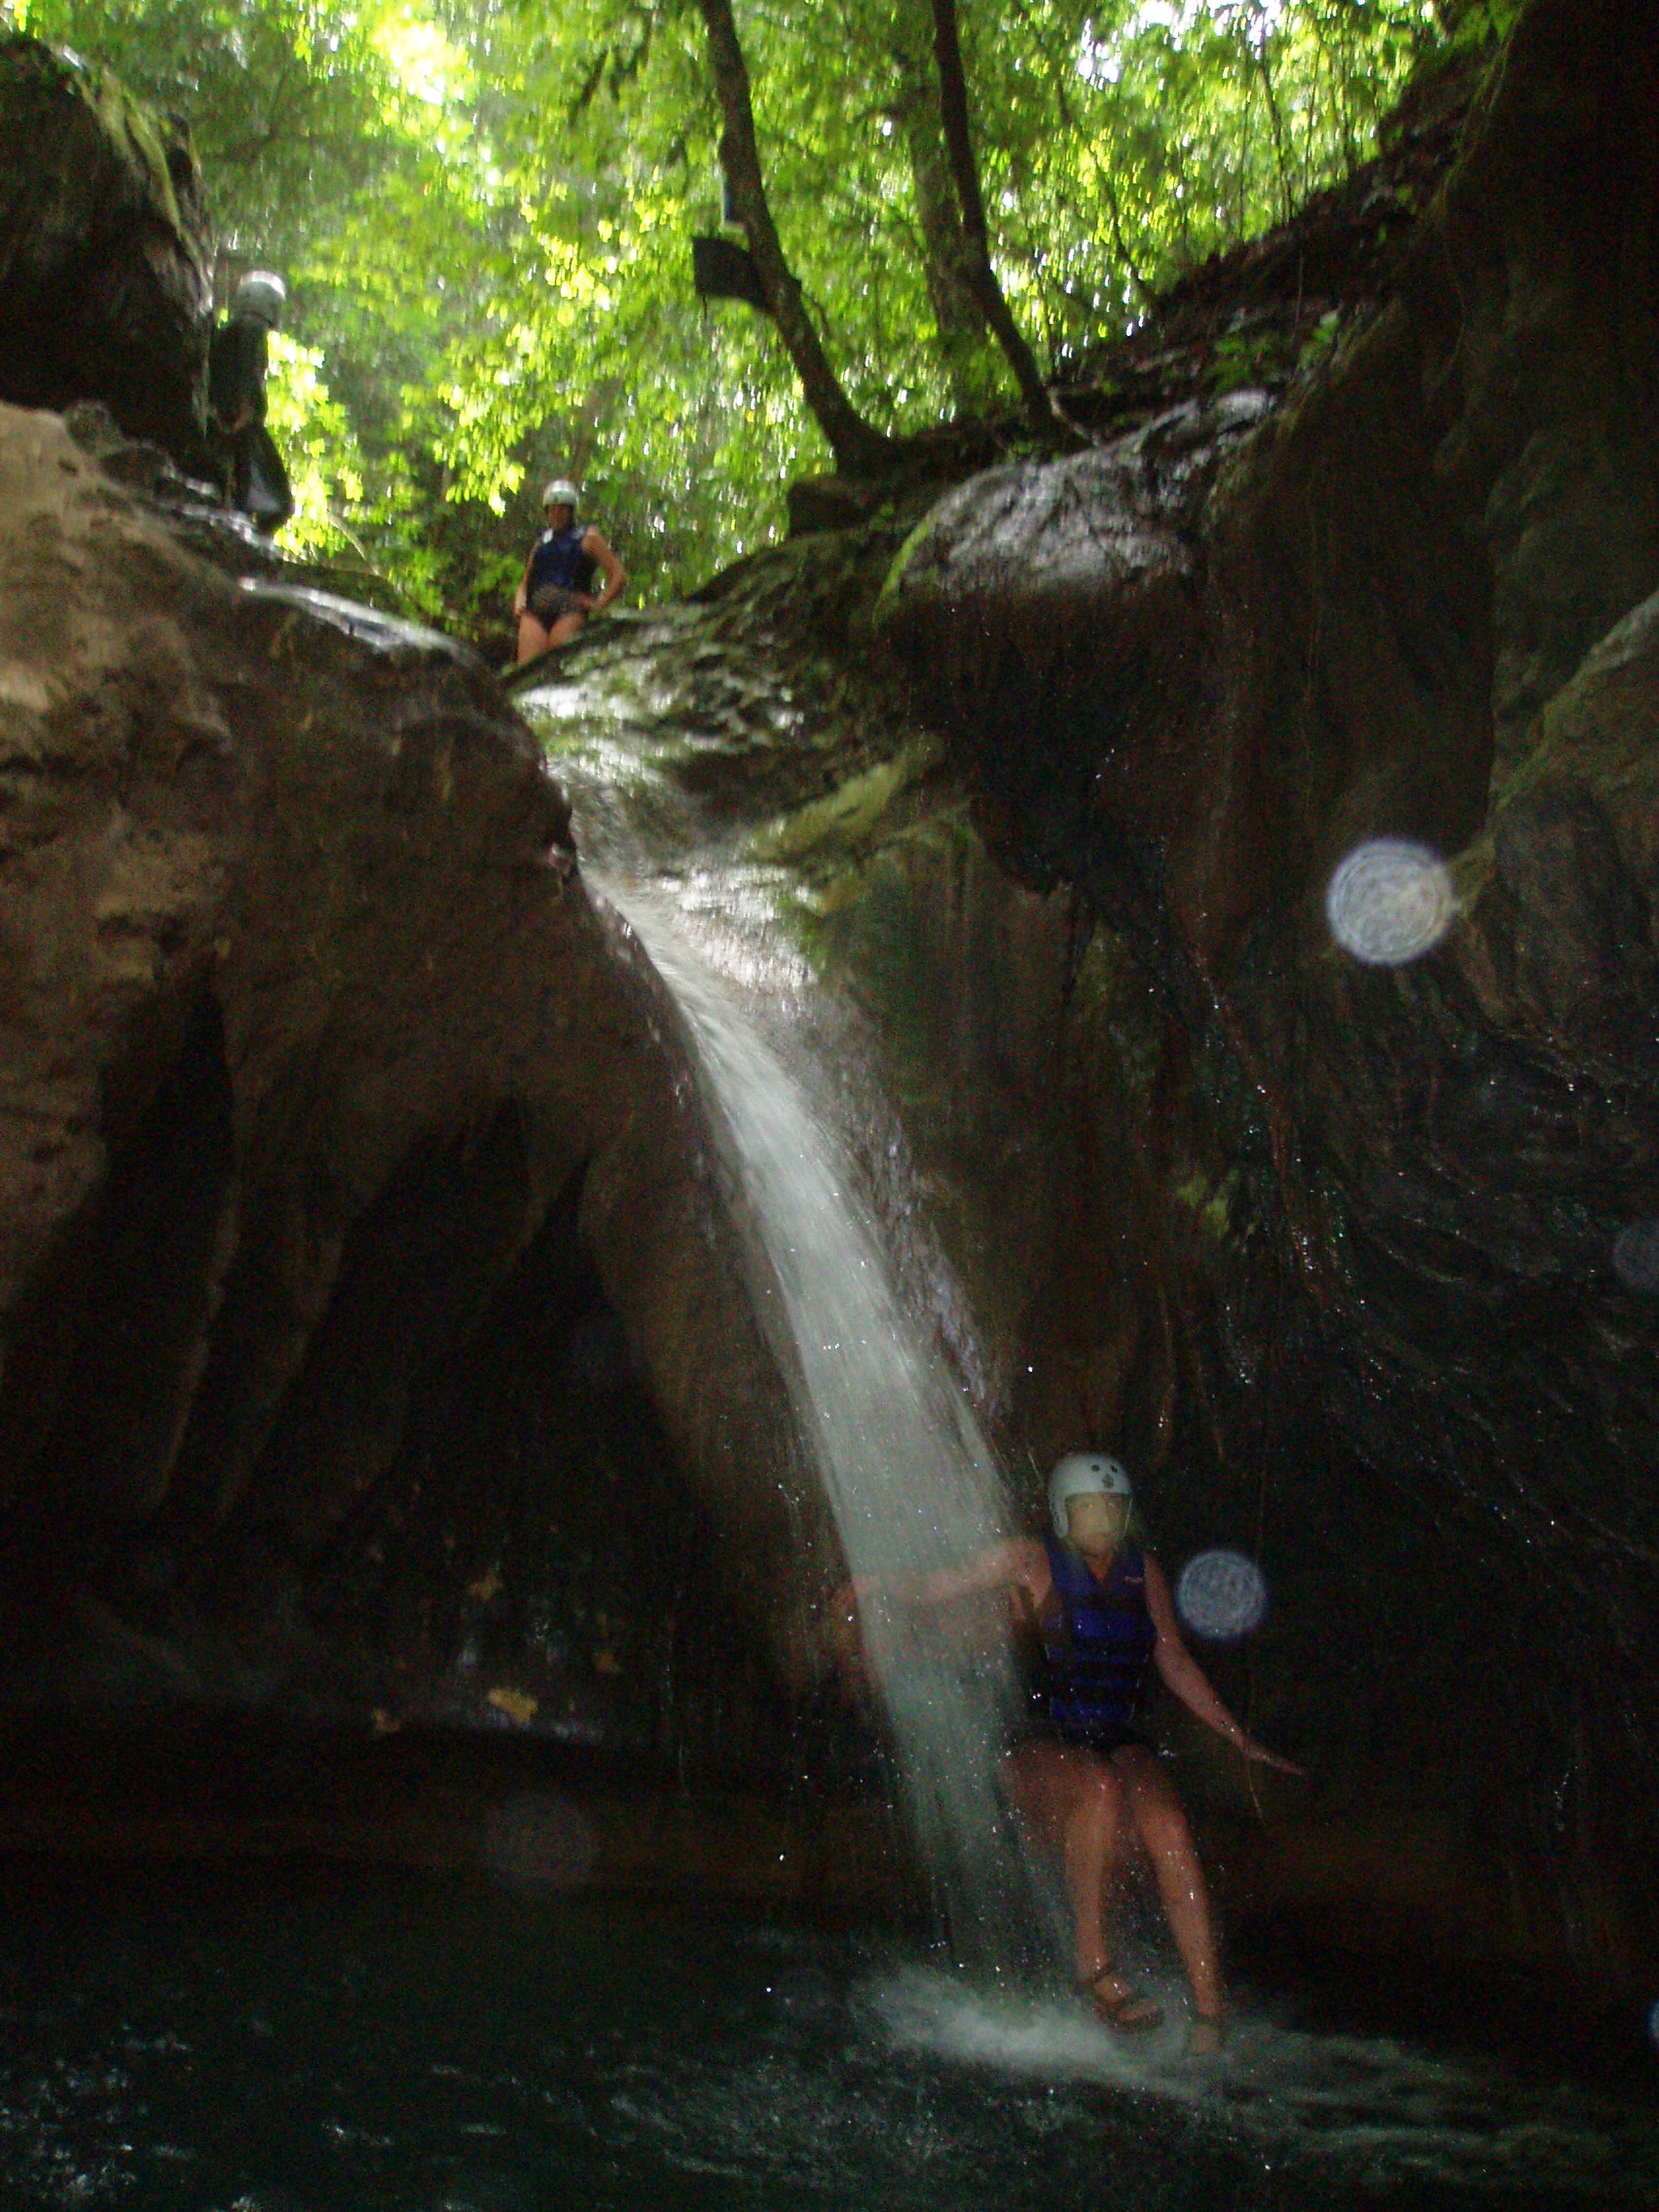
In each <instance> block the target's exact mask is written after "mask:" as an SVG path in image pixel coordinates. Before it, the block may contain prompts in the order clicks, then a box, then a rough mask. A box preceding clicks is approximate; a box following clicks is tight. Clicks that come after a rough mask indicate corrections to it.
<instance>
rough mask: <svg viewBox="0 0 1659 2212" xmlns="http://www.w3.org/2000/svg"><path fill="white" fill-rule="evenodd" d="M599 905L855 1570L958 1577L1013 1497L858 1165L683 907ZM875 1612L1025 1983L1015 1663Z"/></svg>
mask: <svg viewBox="0 0 1659 2212" xmlns="http://www.w3.org/2000/svg"><path fill="white" fill-rule="evenodd" d="M602 888H603V890H604V893H605V896H607V897H608V899H609V900H610V902H611V903H612V904H613V905H614V906H615V907H616V908H617V910H618V911H619V912H620V913H621V914H622V915H623V916H624V917H625V918H626V920H627V921H628V922H629V924H630V925H631V927H632V928H633V929H634V931H635V933H636V935H637V936H638V937H639V939H640V940H641V942H642V944H643V945H644V947H645V951H646V953H647V954H648V956H649V958H650V960H651V963H652V965H653V967H654V968H655V969H656V972H657V974H658V975H659V976H660V977H662V980H663V982H664V984H665V985H666V986H667V988H668V989H669V991H670V992H671V994H672V995H673V997H674V999H675V1002H676V1004H677V1005H678V1007H679V1009H680V1012H681V1014H682V1016H683V1017H684V1020H685V1022H686V1024H687V1027H688V1028H689V1030H690V1032H691V1036H692V1039H693V1041H694V1043H695V1047H696V1051H697V1055H698V1060H699V1064H700V1066H701V1069H702V1072H703V1077H704V1081H705V1084H706V1087H707V1090H708V1095H709V1099H710V1103H711V1106H712V1108H713V1110H714V1113H715V1116H716V1119H717V1123H718V1125H719V1127H720V1129H721V1131H722V1133H723V1135H724V1137H725V1139H726V1141H727V1143H728V1145H729V1158H730V1163H731V1165H732V1167H733V1169H734V1171H735V1173H736V1174H737V1176H738V1178H739V1180H740V1182H741V1185H742V1189H743V1193H744V1197H745V1198H746V1200H747V1202H748V1205H749V1207H750V1208H751V1209H752V1224H753V1230H754V1233H755V1235H756V1239H757V1241H758V1243H759V1245H760V1247H761V1249H762V1252H763V1257H764V1263H765V1265H764V1268H763V1269H759V1270H757V1271H756V1288H757V1290H758V1292H759V1294H760V1295H759V1301H758V1303H759V1304H760V1306H761V1309H762V1311H763V1313H764V1314H765V1317H766V1319H767V1322H768V1326H769V1327H770V1329H771V1332H772V1336H773V1341H774V1345H775V1346H776V1349H777V1350H778V1352H779V1355H780V1358H781V1360H782V1363H783V1365H784V1367H785V1370H786V1372H787V1373H788V1374H789V1376H790V1379H791V1389H792V1393H793V1399H794V1404H795V1411H796V1416H797V1419H798V1420H799V1422H800V1426H801V1430H802V1433H803V1435H804V1437H805V1438H806V1440H807V1442H808V1444H809V1446H810V1448H811V1450H812V1452H813V1454H814V1456H815V1458H816V1460H817V1464H818V1467H819V1470H820V1473H821V1475H822V1479H823V1482H824V1487H825V1490H826V1493H827V1494H828V1496H829V1499H830V1507H831V1510H832V1511H833V1513H834V1516H835V1522H836V1527H837V1530H838V1531H839V1534H840V1538H841V1543H842V1546H843V1548H844V1550H845V1553H846V1558H847V1563H848V1566H849V1567H851V1569H852V1571H853V1573H854V1574H855V1575H866V1574H867V1575H880V1576H882V1577H892V1578H906V1577H909V1576H913V1575H918V1574H923V1573H926V1572H927V1571H928V1570H929V1569H931V1568H935V1567H941V1566H947V1565H949V1566H955V1565H959V1564H960V1563H961V1562H962V1561H963V1560H965V1559H967V1558H968V1557H970V1556H971V1555H972V1554H973V1553H974V1552H976V1551H977V1550H978V1549H979V1548H980V1547H982V1546H983V1545H985V1544H988V1543H990V1542H992V1541H993V1540H994V1539H995V1538H996V1537H997V1536H998V1535H999V1534H1001V1533H1003V1531H1004V1530H1005V1527H1006V1513H1005V1504H1004V1497H1003V1492H1002V1484H1001V1481H1000V1478H999V1475H998V1472H997V1468H996V1465H995V1463H994V1461H993V1459H992V1457H991V1455H990V1453H989V1451H988V1449H987V1447H986V1445H985V1442H984V1439H983V1437H982V1436H981V1434H980V1433H979V1430H978V1427H977V1423H976V1421H975V1419H974V1418H973V1415H972V1413H971V1411H970V1410H969V1408H968V1406H967V1405H966V1403H965V1402H964V1399H963V1395H962V1391H961V1389H960V1386H959V1385H958V1384H957V1383H956V1382H955V1380H954V1379H953V1378H952V1377H951V1375H950V1374H949V1372H948V1370H947V1368H946V1367H945V1365H944V1362H943V1361H942V1359H941V1358H940V1355H939V1353H938V1352H937V1351H936V1350H935V1348H934V1347H933V1346H932V1345H931V1344H930V1343H929V1342H928V1340H927V1336H926V1334H925V1333H924V1331H923V1329H922V1328H921V1327H919V1326H918V1325H917V1323H916V1322H915V1321H914V1320H913V1319H912V1317H911V1315H910V1314H909V1313H908V1312H907V1311H906V1309H905V1307H904V1304H903V1300H902V1298H901V1296H900V1293H899V1289H898V1286H897V1283H896V1281H895V1276H894V1271H893V1269H892V1267H891V1265H890V1264H889V1261H888V1257H887V1254H886V1252H885V1251H884V1249H883V1245H882V1240H881V1235H880V1232H879V1227H878V1224H877V1220H876V1216H875V1210H874V1208H873V1206H872V1205H871V1204H870V1203H869V1201H868V1200H867V1199H866V1198H864V1197H863V1196H862V1195H861V1193H860V1192H859V1189H858V1179H857V1176H856V1173H855V1171H854V1169H853V1166H852V1162H851V1161H850V1159H849V1158H848V1155H847V1152H846V1149H845V1146H844V1145H843V1144H842V1143H841V1142H840V1140H839V1138H838V1136H837V1134H836V1132H835V1131H833V1130H832V1129H830V1128H829V1127H827V1126H826V1125H825V1124H824V1121H823V1119H822V1116H821V1115H820V1113H818V1112H817V1111H815V1108H814V1106H813V1104H812V1102H811V1101H810V1099H809V1097H808V1095H807V1091H806V1089H805V1088H804V1086H803V1085H802V1083H801V1082H800V1081H799V1080H798V1079H797V1078H796V1077H795V1076H794V1074H793V1072H792V1071H791V1070H790V1069H789V1068H788V1067H787V1066H786V1065H785V1063H784V1060H783V1059H782V1058H781V1057H780V1055H779V1053H778V1052H777V1051H775V1050H774V1048H773V1046H772V1045H771V1043H770V1042H768V1040H767V1038H766V1036H765V1035H764V1033H763V1030H762V1028H761V1025H760V1023H759V1022H758V1021H757V1019H756V1014H755V1013H754V1012H753V1011H752V1010H751V1008H750V1007H749V1006H748V1005H746V1004H745V1002H744V997H743V995H742V993H741V991H740V990H739V988H738V987H737V985H736V984H734V983H733V982H732V981H731V980H730V979H729V978H727V977H723V976H722V975H721V974H720V973H719V970H718V969H717V968H716V966H715V965H713V964H712V963H711V962H710V960H709V959H707V958H706V957H705V956H704V955H703V953H702V952H701V951H700V950H699V948H698V946H697V945H696V943H695V942H694V941H693V940H692V938H691V937H690V935H689V934H688V933H687V931H686V929H685V928H684V926H683V924H682V920H681V918H680V916H679V915H678V914H677V912H676V910H675V908H674V906H673V905H672V904H671V903H669V901H668V900H667V899H666V898H665V897H663V896H662V894H660V893H659V892H654V891H650V890H646V889H642V888H640V887H637V886H632V885H629V886H624V885H621V884H618V883H608V884H605V885H604V886H603V887H602ZM773 1281H775V1283H776V1286H777V1290H778V1292H779V1293H780V1294H781V1298H782V1303H783V1307H784V1310H783V1312H782V1313H778V1312H777V1311H776V1306H777V1303H778V1301H777V1299H776V1298H775V1297H773V1296H772V1295H771V1285H772V1282H773ZM865 1613H866V1618H865V1628H866V1646H867V1648H868V1650H869V1654H870V1659H871V1663H872V1667H873V1670H874V1672H875V1674H876V1677H877V1680H878V1685H879V1688H880V1691H881V1695H882V1699H883V1702H884V1704H885V1706H886V1709H887V1713H888V1715H889V1718H890V1721H891V1724H892V1735H893V1741H894V1745H895V1748H896V1751H897V1759H898V1768H899V1774H900V1780H901V1786H902V1788H903V1796H904V1801H905V1808H906V1812H907V1815H908V1818H909V1822H910V1825H911V1828H912V1832H913V1833H914V1835H915V1838H916V1840H917V1843H918V1845H919V1847H920V1849H921V1851H922V1853H923V1856H924V1859H925V1861H926V1863H927V1865H928V1867H929V1869H930V1872H931V1874H932V1876H933V1878H934V1880H935V1882H936V1884H937V1890H938V1898H939V1902H940V1907H941V1909H942V1910H943V1912H944V1915H945V1918H946V1920H947V1924H948V1926H949V1929H950V1932H951V1937H952V1941H953V1944H954V1947H955V1949H956V1952H957V1955H958V1957H959V1958H961V1959H962V1960H963V1961H964V1963H966V1964H970V1965H973V1966H976V1967H980V1968H990V1969H992V1970H994V1971H996V1972H1014V1971H1016V1970H1017V1969H1018V1968H1019V1967H1020V1966H1021V1964H1022V1963H1023V1962H1024V1961H1026V1960H1027V1959H1029V1958H1030V1957H1031V1956H1032V1954H1033V1949H1034V1942H1035V1938H1036V1936H1037V1931H1038V1926H1039V1914H1038V1911H1037V1909H1036V1904H1035V1898H1034V1893H1033V1889H1032V1885H1031V1882H1030V1879H1029V1876H1028V1869H1027V1867H1026V1865H1025V1862H1024V1858H1023V1854H1022V1852H1021V1849H1020V1846H1019V1843H1018V1841H1017V1838H1016V1836H1015V1835H1014V1831H1013V1829H1012V1826H1011V1825H1010V1823H1009V1820H1008V1817H1007V1815H1006V1814H1005V1812H1004V1809H1003V1805H1002V1800H1001V1796H1000V1793H999V1790H998V1788H997V1780H996V1767H997V1759H998V1755H999V1750H1000V1745H1001V1742H1002V1739H1003V1734H1004V1730H1005V1726H1006V1722H1007V1718H1008V1714H1009V1712H1010V1709H1011V1702H1012V1700H1013V1697H1014V1680H1013V1671H1012V1668H1011V1667H1010V1666H1009V1664H1008V1661H1007V1657H1006V1654H1005V1653H1004V1652H1003V1651H1002V1650H1000V1649H995V1648H993V1649H992V1650H989V1651H986V1650H969V1651H964V1650H962V1649H961V1648H956V1649H952V1647H951V1640H950V1638H949V1636H948V1634H947V1633H941V1631H940V1624H939V1623H938V1622H937V1620H934V1619H931V1618H930V1617H929V1616H927V1615H925V1614H917V1613H916V1612H914V1611H911V1610H909V1609H907V1608H904V1607H902V1606H897V1605H895V1606H890V1607H875V1606H866V1609H865Z"/></svg>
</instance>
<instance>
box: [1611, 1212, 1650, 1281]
mask: <svg viewBox="0 0 1659 2212" xmlns="http://www.w3.org/2000/svg"><path fill="white" fill-rule="evenodd" d="M1613 1268H1614V1270H1615V1272H1616V1273H1617V1275H1618V1278H1619V1280H1620V1282H1622V1283H1623V1284H1624V1286H1625V1288H1626V1289H1627V1290H1641V1291H1645V1292H1647V1293H1648V1295H1649V1296H1651V1295H1652V1294H1653V1293H1654V1292H1655V1291H1659V1221H1627V1222H1626V1223H1625V1225H1624V1227H1623V1228H1622V1229H1621V1230H1620V1231H1619V1233H1618V1235H1616V1236H1615V1237H1614V1238H1613Z"/></svg>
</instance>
